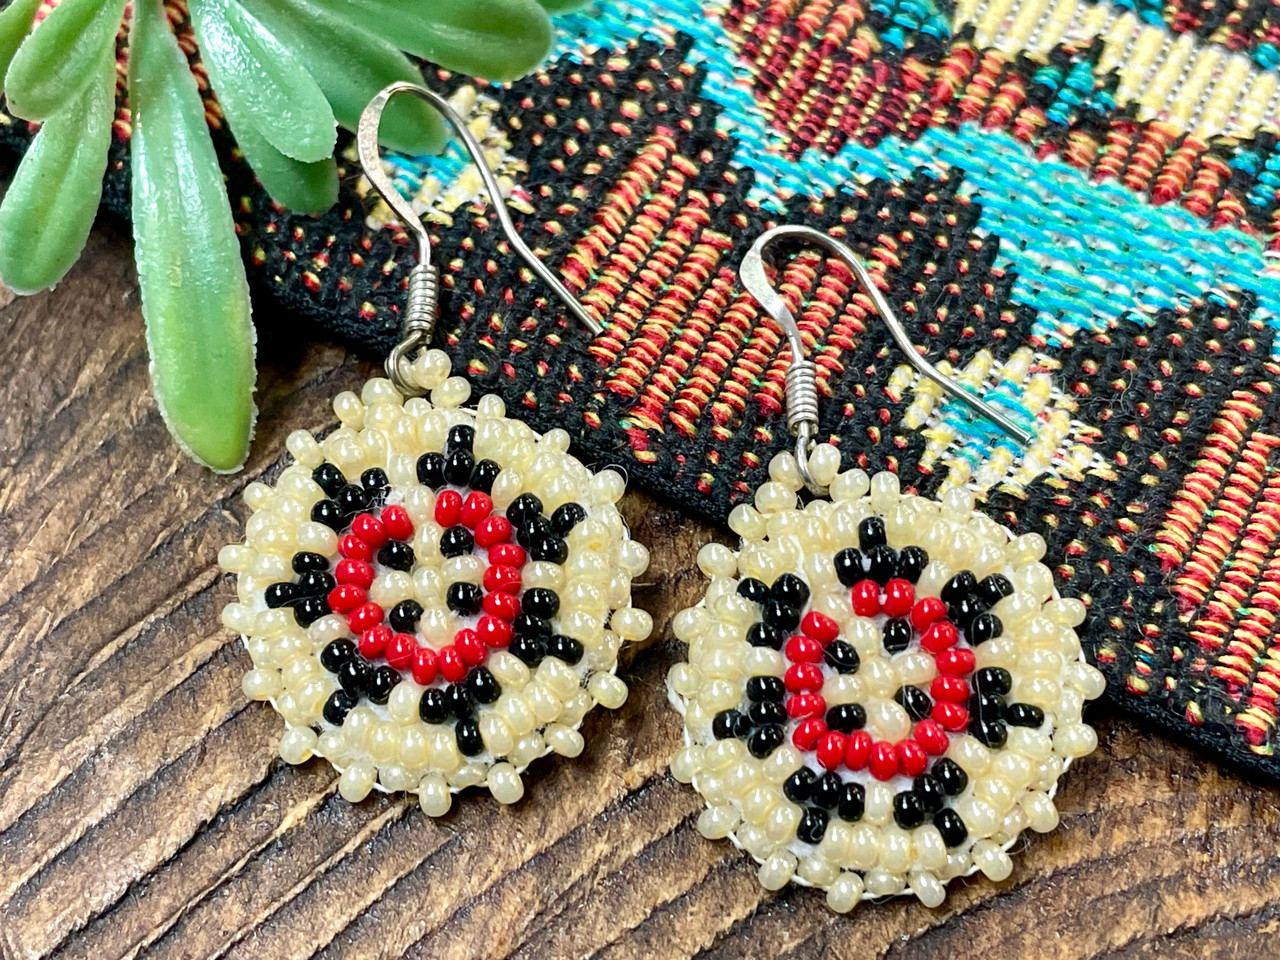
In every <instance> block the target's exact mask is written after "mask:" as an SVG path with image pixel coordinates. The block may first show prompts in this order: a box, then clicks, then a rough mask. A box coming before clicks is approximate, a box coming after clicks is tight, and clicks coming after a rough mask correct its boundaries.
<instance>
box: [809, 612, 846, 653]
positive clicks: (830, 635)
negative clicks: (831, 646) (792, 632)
mask: <svg viewBox="0 0 1280 960" xmlns="http://www.w3.org/2000/svg"><path fill="white" fill-rule="evenodd" d="M800 629H801V630H803V631H804V632H805V633H806V634H808V635H809V636H811V637H813V639H815V640H817V641H818V642H819V643H820V644H822V645H823V646H826V645H827V644H828V643H830V642H831V641H832V640H834V639H835V638H836V637H838V636H839V635H840V624H838V623H836V622H835V621H834V620H832V619H831V618H830V617H828V616H827V615H826V614H825V613H819V612H818V611H817V610H810V611H809V612H808V613H806V614H805V615H804V619H803V620H801V621H800Z"/></svg>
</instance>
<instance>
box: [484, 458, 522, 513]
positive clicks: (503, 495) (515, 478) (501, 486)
mask: <svg viewBox="0 0 1280 960" xmlns="http://www.w3.org/2000/svg"><path fill="white" fill-rule="evenodd" d="M523 492H524V478H523V477H522V476H521V475H520V472H519V471H518V470H516V469H514V468H513V467H505V468H504V469H503V470H502V472H501V473H499V474H498V479H496V480H494V481H493V488H492V490H491V491H490V494H489V496H490V497H492V499H493V506H494V509H495V510H505V509H507V507H509V506H511V501H513V500H515V498H516V497H518V496H520V494H522V493H523Z"/></svg>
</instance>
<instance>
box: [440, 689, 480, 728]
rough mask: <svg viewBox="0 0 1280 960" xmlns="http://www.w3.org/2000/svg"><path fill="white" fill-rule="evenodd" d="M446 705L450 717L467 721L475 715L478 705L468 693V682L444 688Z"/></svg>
mask: <svg viewBox="0 0 1280 960" xmlns="http://www.w3.org/2000/svg"><path fill="white" fill-rule="evenodd" d="M444 705H445V709H447V710H448V711H449V715H450V716H453V717H457V718H458V719H459V720H465V719H467V717H469V716H471V715H472V714H473V713H475V710H476V704H475V701H474V700H472V699H471V694H470V693H468V692H467V688H466V682H465V681H464V682H463V683H451V684H449V685H448V686H447V687H445V688H444Z"/></svg>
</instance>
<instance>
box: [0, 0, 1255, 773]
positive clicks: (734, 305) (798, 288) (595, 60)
mask: <svg viewBox="0 0 1280 960" xmlns="http://www.w3.org/2000/svg"><path fill="white" fill-rule="evenodd" d="M174 19H175V22H177V24H178V28H179V29H180V30H182V29H183V27H182V12H181V10H180V9H177V8H175V16H174ZM559 30H560V39H559V42H558V46H557V50H556V53H555V55H554V56H553V59H552V60H551V62H550V63H549V64H548V65H547V66H546V68H545V69H544V70H542V71H540V72H539V73H537V74H536V75H534V76H531V77H529V78H527V79H525V80H522V81H519V82H517V83H515V84H512V85H510V86H508V87H492V86H486V85H482V84H474V83H472V82H470V81H466V80H465V79H464V78H458V77H450V76H447V75H445V74H442V73H440V72H437V71H428V73H427V81H428V82H429V83H431V84H433V85H435V86H437V88H439V89H442V90H444V91H446V92H449V93H452V94H454V95H455V96H456V102H457V103H458V104H459V105H460V106H461V107H463V108H464V109H467V110H469V111H471V112H472V114H473V116H474V120H475V124H476V129H477V130H479V131H480V132H481V133H482V134H483V135H484V138H485V140H486V143H487V144H488V146H489V147H490V149H491V158H492V160H493V162H495V163H496V164H497V165H498V167H499V169H500V170H501V171H502V173H503V174H504V176H506V177H507V178H508V179H509V181H510V182H511V184H512V189H511V195H510V197H509V198H508V201H507V202H508V204H509V206H510V208H511V210H512V212H513V214H514V215H515V216H516V218H517V221H518V224H519V226H520V229H521V231H522V233H523V235H524V236H525V237H526V239H528V240H529V241H530V242H531V244H532V245H533V246H534V247H535V248H536V249H537V250H538V252H539V254H540V255H541V256H543V257H544V258H545V259H546V260H547V261H548V262H549V263H551V264H552V265H554V266H555V267H556V268H557V269H558V270H559V271H561V273H562V274H563V275H564V277H565V278H566V281H567V283H568V284H569V285H570V286H571V287H572V288H573V289H575V290H576V291H578V292H579V294H580V295H581V297H582V299H583V300H584V301H585V302H586V303H587V304H588V305H589V306H590V307H591V309H593V310H594V311H595V312H597V313H598V314H599V315H602V316H604V317H605V318H606V322H607V327H608V329H607V332H606V333H605V334H603V335H602V336H600V337H598V338H595V339H594V340H592V339H591V338H590V337H589V336H588V335H587V333H586V332H585V331H584V330H582V329H580V328H579V327H577V326H576V325H575V324H574V322H573V321H572V318H570V317H567V316H566V314H565V311H564V310H563V309H562V308H561V307H560V306H559V304H558V303H557V302H554V301H549V300H548V294H547V292H546V291H545V290H543V289H541V288H540V287H539V286H538V285H537V283H536V281H535V280H533V278H532V277H531V276H530V274H529V271H528V270H527V269H526V268H524V267H523V266H522V265H521V264H520V262H519V261H518V260H516V259H514V258H513V257H512V256H511V255H510V254H509V251H508V249H507V247H506V245H505V243H504V242H503V240H502V237H501V234H500V231H499V229H498V227H497V225H496V223H495V222H493V221H492V220H491V219H490V218H489V217H488V216H487V215H486V204H485V200H484V198H483V197H482V196H481V195H480V184H479V181H478V179H477V178H476V177H475V174H474V171H469V170H468V169H467V168H466V165H465V162H464V159H463V157H462V156H461V155H460V154H458V153H457V152H456V151H454V152H450V153H449V154H446V155H445V156H444V157H440V158H411V157H389V158H388V162H389V163H391V164H392V165H393V166H394V167H395V169H396V173H397V177H398V180H399V182H400V185H401V187H402V188H403V189H404V190H405V192H406V193H409V194H412V195H414V196H415V197H417V198H418V200H419V201H420V204H421V206H422V208H423V210H424V213H425V216H426V217H427V219H428V221H429V223H430V224H431V226H432V230H433V232H434V234H435V238H436V242H437V244H438V247H437V249H438V250H439V251H440V257H441V265H442V273H443V284H444V295H443V303H442V313H441V320H440V325H439V328H438V332H437V342H438V343H439V344H440V345H442V346H444V347H446V348H447V349H448V350H449V351H450V352H451V353H452V354H453V355H454V357H455V367H459V366H460V367H462V368H463V369H465V371H466V372H467V374H468V376H469V377H470V378H471V379H472V380H473V381H474V382H475V384H476V385H477V386H478V387H480V388H482V389H485V390H491V391H497V392H499V393H501V394H502V395H503V396H504V397H505V398H506V399H507V401H508V404H509V406H510V407H511V408H512V409H514V410H518V411H519V412H520V414H521V415H522V416H524V417H526V418H527V419H528V420H530V421H531V422H532V424H533V425H534V426H535V427H538V428H540V429H547V428H550V427H552V426H560V427H564V428H566V429H567V430H569V431H570V433H571V434H572V435H573V437H574V439H575V442H576V444H577V446H578V449H579V451H580V452H581V453H582V454H583V455H584V458H585V459H586V460H588V461H593V462H597V463H605V462H612V463H618V464H622V465H623V466H625V467H626V469H627V470H628V472H629V474H630V476H631V478H632V480H633V481H634V482H635V483H637V484H639V485H640V486H642V487H645V488H648V489H650V490H652V491H655V492H657V493H659V494H660V495H662V496H664V497H666V498H668V499H669V500H671V501H673V502H674V503H676V504H679V505H680V506H681V507H682V508H684V509H685V510H686V511H687V512H688V513H690V514H694V515H698V516H701V517H705V518H708V519H710V520H712V521H715V522H719V523H723V521H724V519H725V517H726V515H727V513H728V511H729V509H730V508H731V507H732V506H733V505H734V504H735V503H738V502H741V501H743V500H745V499H748V498H750V497H751V495H752V491H753V489H754V488H755V487H756V485H758V484H759V483H760V482H762V481H763V480H764V479H765V478H766V476H767V464H768V461H769V459H770V457H772V456H773V455H774V454H775V453H777V452H778V451H780V450H782V449H785V448H786V447H788V446H789V437H788V436H787V435H786V429H785V425H784V416H783V409H782V408H783V374H784V370H785V367H786V364H787V360H788V353H787V351H786V350H784V349H783V338H782V336H781V333H780V331H779V330H778V329H777V328H776V327H775V326H773V325H772V323H771V322H767V321H765V320H763V319H762V317H761V312H760V310H759V309H758V307H757V306H756V304H755V303H754V301H753V300H752V299H751V298H750V297H748V296H746V295H745V294H744V292H743V291H742V289H741V287H740V285H739V284H738V282H737V279H736V268H737V265H738V263H739V262H740V260H741V257H742V255H743V253H744V252H745V250H746V248H747V247H748V246H749V245H750V243H751V242H752V240H753V239H754V238H755V237H756V236H757V235H758V233H759V232H760V231H761V230H763V229H765V228H766V227H767V226H769V225H772V224H777V223H805V224H808V225H810V226H814V227H818V228H821V229H826V230H830V231H831V232H832V233H833V234H835V235H837V236H840V237H842V238H844V239H845V240H847V241H848V242H850V243H851V244H852V245H853V246H854V247H855V248H856V249H857V250H858V251H859V252H860V253H861V254H862V255H863V256H864V258H865V259H866V261H867V263H868V264H869V266H870V269H871V271H872V273H873V275H874V276H875V278H876V281H877V283H878V284H879V285H880V287H881V289H883V290H884V292H885V294H886V295H887V296H888V298H889V300H890V301H891V303H892V304H893V305H894V307H895V309H896V310H897V311H898V313H899V316H900V317H901V318H902V319H903V320H904V322H905V323H906V325H907V327H908V329H909V331H910V333H911V336H912V338H913V339H914V341H915V342H916V343H918V344H919V345H920V346H921V347H922V348H923V349H924V352H925V354H926V355H927V356H928V358H929V359H931V360H932V361H934V362H935V363H937V364H938V365H939V366H942V367H944V368H946V369H949V370H951V371H952V372H953V374H954V375H955V376H957V377H958V378H959V379H960V380H961V381H962V382H964V383H965V384H966V385H967V386H968V387H969V388H970V389H972V390H973V391H975V392H977V393H979V394H981V395H983V396H985V397H986V398H987V399H988V400H989V401H992V402H993V403H995V404H997V405H999V406H1000V407H1002V408H1003V409H1005V410H1006V411H1007V412H1008V413H1009V414H1010V416H1012V417H1013V418H1015V419H1016V420H1018V421H1019V422H1020V423H1022V424H1023V425H1024V426H1025V427H1026V428H1027V429H1028V430H1030V431H1031V432H1032V433H1033V434H1034V436H1035V441H1034V443H1033V444H1032V445H1031V446H1030V447H1029V448H1028V449H1026V450H1019V449H1017V448H1015V447H1014V446H1013V445H1011V444H1010V442H1009V441H1008V440H1006V439H1005V438H1004V437H1003V436H1002V435H1001V434H999V433H998V432H997V431H996V430H995V429H994V428H993V427H992V426H990V425H989V424H987V423H985V422H983V421H980V420H975V419H973V418H972V416H970V415H969V414H968V412H967V411H966V409H965V408H963V407H961V406H959V405H957V404H955V403H954V402H949V401H947V400H946V399H945V398H944V397H943V396H941V395H940V394H939V392H938V390H937V389H936V388H935V387H934V386H933V385H932V384H931V383H929V382H928V381H921V380H920V379H919V378H918V377H917V376H916V375H915V373H914V371H913V369H912V368H911V367H910V366H909V365H907V364H906V363H905V361H904V359H903V357H902V356H901V355H900V354H899V353H898V352H897V351H896V349H895V348H894V347H893V346H892V343H891V341H890V339H889V337H888V334H887V331H886V330H885V328H884V327H883V326H882V325H881V324H880V323H879V322H878V321H877V318H876V315H875V313H874V311H873V309H872V307H871V303H870V300H869V299H868V298H867V296H866V295H865V293H863V292H861V291H860V290H859V289H858V288H857V285H856V283H855V281H854V280H853V278H852V276H851V275H850V273H849V272H848V271H847V270H846V269H845V268H844V267H843V266H842V265H841V264H840V263H838V262H833V261H830V260H828V259H826V258H824V257H823V256H820V255H818V254H817V253H815V252H813V251H804V250H800V251H796V252H795V253H794V256H781V257H779V259H778V265H777V283H778V286H779V287H780V288H781V290H782V292H783V294H784V296H785V297H786V299H787V300H788V302H789V303H790V304H791V305H792V307H793V309H794V310H796V311H797V315H798V316H799V317H800V318H801V319H800V323H801V328H802V330H803V333H804V337H805V339H806V341H807V342H808V343H809V344H810V345H811V352H812V356H813V358H814V359H815V361H816V363H817V366H818V370H819V382H820V387H821V390H822V394H823V404H822V424H821V432H822V435H823V437H824V438H826V437H829V438H830V439H831V440H832V441H833V442H835V443H838V444H839V445H840V447H841V449H842V451H843V452H844V456H845V462H846V465H848V464H852V463H857V464H860V465H863V466H865V467H866V468H868V469H880V468H885V467H887V468H890V469H893V470H896V471H897V472H898V473H899V474H900V475H901V477H902V479H903V482H904V486H907V487H910V488H914V489H916V490H919V491H920V492H922V493H925V494H936V493H938V492H940V491H941V490H943V489H945V488H946V487H947V486H949V485H953V484H968V485H969V486H971V487H972V488H974V489H975V490H976V491H978V492H979V493H980V496H981V503H982V505H983V508H984V509H986V510H988V511H990V512H991V514H992V515H993V516H996V517H997V518H998V519H1000V520H1001V521H1002V522H1005V523H1007V524H1009V525H1010V526H1012V527H1013V528H1015V529H1016V530H1018V531H1029V530H1034V531H1039V532H1040V533H1042V534H1044V535H1045V537H1046V538H1047V539H1048V542H1049V558H1048V560H1047V562H1050V563H1051V564H1052V565H1053V566H1054V569H1055V571H1056V573H1057V574H1058V576H1059V578H1060V586H1061V588H1062V590H1063V591H1064V592H1065V593H1068V594H1074V595H1077V596H1080V597H1082V598H1083V599H1085V600H1086V601H1087V602H1088V604H1089V607H1090V617H1089V620H1088V622H1087V625H1086V627H1085V630H1084V634H1083V638H1084V640H1085V643H1086V648H1087V650H1088V652H1089V654H1090V656H1091V657H1092V658H1093V660H1094V661H1095V662H1096V663H1097V665H1098V666H1099V667H1101V668H1102V669H1103V670H1104V671H1105V673H1106V674H1107V676H1108V679H1109V691H1110V695H1111V697H1112V699H1113V701H1114V702H1115V703H1118V704H1120V705H1122V706H1124V707H1126V708H1128V709H1130V710H1133V711H1136V712H1138V713H1140V714H1142V715H1143V716H1144V717H1146V718H1147V719H1149V720H1150V721H1152V722H1154V723H1155V724H1158V725H1160V726H1161V727H1163V728H1164V729H1166V730H1168V731H1173V732H1175V733H1177V734H1178V735H1180V736H1182V737H1184V738H1188V739H1190V740H1193V741H1195V742H1196V743H1198V744H1200V745H1201V746H1204V747H1207V748H1208V749H1210V750H1212V751H1213V752H1215V753H1216V754H1217V755H1218V756H1219V757H1221V758H1223V759H1225V760H1227V761H1229V762H1231V763H1233V764H1236V765H1238V766H1242V767H1245V768H1248V769H1249V770H1251V771H1253V772H1255V773H1258V774H1261V775H1263V776H1267V777H1271V778H1277V777H1278V776H1280V759H1277V758H1276V756H1275V747H1276V721H1277V696H1278V695H1280V645H1278V644H1277V633H1276V620H1277V616H1278V615H1280V543H1278V541H1277V533H1278V532H1280V395H1278V393H1277V390H1276V388H1275V381H1276V374H1277V370H1278V367H1277V359H1278V356H1277V354H1278V352H1280V343H1277V340H1276V336H1275V326H1276V323H1277V311H1278V308H1280V273H1278V272H1277V269H1276V267H1275V265H1274V264H1275V261H1274V260H1273V259H1272V256H1273V254H1274V251H1277V250H1280V193H1278V192H1277V189H1278V188H1280V150H1277V148H1276V139H1277V136H1276V131H1277V130H1278V129H1280V123H1278V120H1280V118H1278V117H1277V112H1278V101H1280V85H1278V84H1277V76H1276V68H1277V63H1278V62H1280V8H1277V7H1275V6H1272V5H1269V4H1263V3H1259V2H1249V0H1241V2H1237V3H1225V2H1223V3H1214V2H1210V3H1202V4H1190V3H1184V2H1180V0H1168V2H1166V3H1163V4H1162V3H1160V2H1157V0H1130V2H1128V3H1125V4H1117V5H1109V4H1106V3H1088V2H1077V0H1028V2H1018V0H964V2H962V3H959V4H957V5H955V6H942V5H938V4H937V3H936V2H935V0H775V2H766V0H715V2H711V3H706V4H699V3H697V2H695V0H662V2H660V3H659V2H656V0H635V2H631V3H610V4H607V5H602V6H600V7H599V8H598V9H595V10H591V11H588V12H587V13H586V14H577V15H572V16H567V17H562V18H560V20H559ZM209 114H210V118H211V122H213V123H214V124H215V126H216V125H218V123H219V113H218V110H217V104H216V103H215V102H213V101H212V100H211V101H210V110H209ZM29 135H30V131H29V130H28V129H27V128H26V126H25V125H23V124H20V123H10V124H8V125H7V126H5V127H3V128H2V129H0V137H3V138H4V140H5V142H7V143H8V144H10V145H12V146H15V147H19V148H20V147H21V145H22V143H23V142H24V141H25V139H26V138H27V137H29ZM127 137H128V119H127V112H124V111H122V113H121V119H120V122H119V123H118V125H117V141H118V142H117V144H116V147H115V155H114V159H113V164H112V168H111V172H110V174H109V182H108V190H107V202H108V204H109V205H111V206H113V207H115V208H116V209H117V210H119V211H121V212H127V170H126V151H125V149H124V142H125V141H126V140H127ZM222 147H223V150H224V154H225V156H226V160H227V164H228V168H229V169H230V170H231V173H232V179H231V184H232V190H233V194H234V196H233V206H234V208H235V210H236V216H237V220H238V225H239V228H240V230H241V231H242V235H243V239H244V248H245V255H246V260H247V262H248V264H249V269H250V276H251V279H252V280H253V281H254V282H255V284H256V286H257V287H258V289H259V291H260V292H266V293H267V294H268V295H269V296H274V297H275V298H277V299H278V300H279V301H281V302H282V303H283V304H285V305H287V306H288V307H290V308H291V309H293V310H295V311H297V312H299V313H301V314H302V315H304V316H306V317H308V318H310V319H312V320H314V321H315V322H316V323H317V324H318V325H320V326H321V327H323V328H324V330H325V331H327V332H328V333H333V334H339V335H341V336H343V337H345V338H348V339H350V340H352V341H355V342H357V343H359V344H361V345H363V346H364V347H366V348H368V349H369V350H370V351H375V352H385V351H386V350H387V349H388V348H389V347H390V345H391V344H392V343H394V342H395V340H396V339H397V336H398V331H399V326H400V306H401V302H402V298H403V296H404V289H405V279H406V276H407V273H408V270H409V268H410V267H411V266H412V259H411V257H412V247H411V246H410V245H409V244H408V243H407V242H406V237H405V235H404V233H403V231H401V230H400V229H399V228H397V227H396V226H395V225H386V226H384V225H383V224H382V218H383V216H384V215H385V210H384V209H382V208H381V207H380V206H379V205H378V204H375V203H373V202H372V201H371V200H370V199H368V198H366V197H365V191H364V189H363V185H362V183H361V182H360V180H359V178H358V176H357V175H356V171H355V170H354V169H353V168H352V166H351V165H350V164H348V170H347V178H346V180H345V181H344V188H343V193H342V198H341V201H340V203H339V205H338V207H337V208H335V209H334V210H333V211H331V212H330V213H329V214H327V215H325V216H324V217H322V218H319V219H310V218H303V217H294V216H291V215H289V214H287V213H285V212H283V211H281V210H279V209H276V208H274V207H272V205H271V204H270V203H269V201H268V200H267V199H266V197H265V196H264V195H263V194H262V193H261V191H260V190H259V189H258V188H257V187H256V186H255V185H254V183H253V181H252V178H251V177H250V176H249V175H248V173H247V171H246V170H245V169H244V167H243V166H242V165H240V164H239V163H238V161H237V160H236V158H235V157H234V156H233V155H232V154H231V152H230V149H229V146H228V144H227V143H226V142H225V141H224V142H223V144H222ZM260 302H261V300H260ZM263 313H264V314H267V313H268V311H263ZM317 332H318V333H320V331H317Z"/></svg>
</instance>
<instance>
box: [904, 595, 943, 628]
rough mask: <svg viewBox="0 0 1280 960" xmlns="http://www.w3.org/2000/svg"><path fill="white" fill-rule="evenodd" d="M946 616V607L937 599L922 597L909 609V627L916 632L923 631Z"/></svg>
mask: <svg viewBox="0 0 1280 960" xmlns="http://www.w3.org/2000/svg"><path fill="white" fill-rule="evenodd" d="M946 615H947V605H946V604H945V603H943V602H942V601H941V600H939V599H938V598H937V597H924V598H923V599H921V600H919V601H917V603H916V605H915V606H914V607H912V608H911V625H912V626H913V627H915V628H916V629H917V630H925V629H927V628H928V626H929V624H931V623H933V621H935V620H941V619H942V618H943V617H945V616H946Z"/></svg>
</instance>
